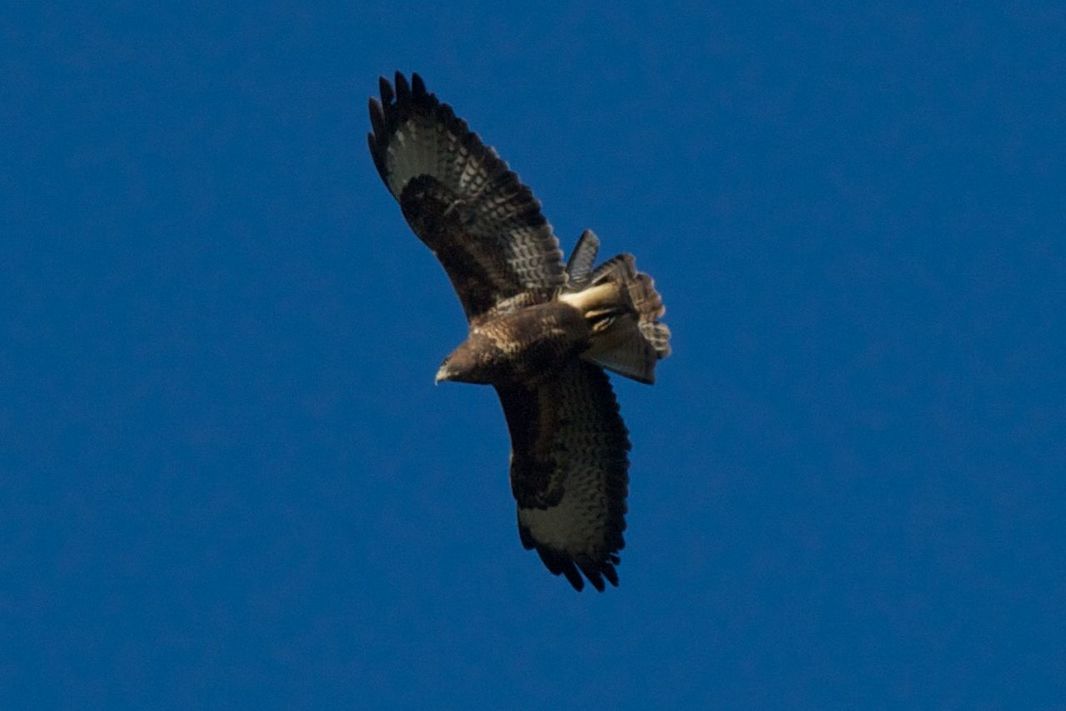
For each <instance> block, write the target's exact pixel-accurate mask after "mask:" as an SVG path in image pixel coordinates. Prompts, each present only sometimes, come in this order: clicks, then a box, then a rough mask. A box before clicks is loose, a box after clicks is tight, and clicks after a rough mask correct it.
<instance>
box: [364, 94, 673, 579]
mask: <svg viewBox="0 0 1066 711" xmlns="http://www.w3.org/2000/svg"><path fill="white" fill-rule="evenodd" d="M380 92H381V100H380V102H379V101H378V100H377V99H373V98H372V99H371V100H370V123H371V127H372V129H373V130H372V132H371V133H370V134H369V135H368V141H369V145H370V154H371V156H372V157H373V159H374V165H375V166H376V167H377V170H378V173H379V174H380V175H381V179H382V180H383V181H384V182H385V185H386V186H387V187H388V189H389V191H390V192H391V193H392V195H393V196H394V197H395V198H396V200H397V201H398V202H399V203H400V208H401V210H402V211H403V214H404V217H405V218H406V219H407V222H408V224H409V225H410V226H411V229H412V230H414V232H415V234H416V235H417V236H418V237H419V239H421V240H422V241H423V242H424V243H425V244H426V246H428V247H429V248H430V249H431V250H433V252H434V254H436V256H437V258H438V259H439V260H440V262H441V264H442V265H443V266H444V269H445V271H446V272H447V273H448V277H449V278H450V279H451V282H452V285H453V286H454V287H455V291H456V293H457V294H458V296H459V300H460V302H461V303H462V305H463V310H464V312H465V313H466V316H467V320H468V321H469V324H470V331H469V334H468V336H467V339H466V340H465V341H463V343H462V344H460V345H459V347H458V348H456V349H455V350H454V351H453V352H452V354H451V355H449V356H448V357H447V358H446V359H445V360H444V362H443V363H442V364H441V367H440V370H439V371H438V373H437V379H438V380H457V381H462V382H471V383H482V384H490V385H493V386H494V387H495V389H496V392H497V394H498V395H499V398H500V403H501V404H502V406H503V411H504V416H505V417H506V419H507V427H508V430H509V431H510V435H511V472H510V476H511V491H512V493H513V494H514V497H515V500H516V501H517V503H518V530H519V535H520V538H521V541H522V545H523V546H525V547H526V548H527V549H536V550H537V553H538V554H539V555H540V557H541V560H543V561H544V565H545V566H547V568H548V570H549V571H551V572H552V573H554V574H555V575H564V576H566V579H567V580H568V581H569V582H570V584H571V585H573V586H574V588H575V589H577V590H581V589H582V588H583V587H584V581H585V579H587V580H588V581H589V582H591V583H592V585H593V586H594V587H595V588H596V589H598V590H603V589H604V587H605V581H606V582H609V583H611V584H612V585H617V584H618V573H617V571H616V570H615V566H616V565H617V564H618V562H619V557H618V552H619V551H620V550H621V549H622V547H623V546H624V541H623V538H622V532H623V530H624V529H625V513H626V493H627V487H628V469H629V459H628V455H627V453H628V451H629V447H630V445H629V436H628V433H627V431H626V428H625V425H624V424H623V422H622V418H621V416H620V415H619V412H618V404H617V402H616V400H615V397H614V392H613V391H612V389H611V384H610V381H609V380H608V378H607V376H606V374H605V373H604V372H603V368H607V369H610V370H613V371H615V372H617V373H620V374H622V375H625V376H627V377H630V378H633V379H635V380H638V381H640V382H644V383H651V382H653V381H654V374H655V370H654V369H655V364H656V362H657V361H658V360H659V359H661V358H665V357H666V356H667V355H668V354H669V352H670V347H669V337H670V332H669V329H667V327H666V326H665V325H664V324H662V323H660V322H659V319H660V318H661V317H662V315H663V313H664V310H665V309H664V308H663V304H662V299H661V298H660V297H659V294H658V292H656V290H655V288H654V285H653V283H652V280H651V278H650V277H648V276H647V275H646V274H642V273H640V272H638V271H637V269H636V264H635V262H634V260H633V257H632V256H631V255H628V254H623V255H619V256H617V257H614V258H613V259H610V260H608V261H607V262H605V263H604V264H602V265H600V266H599V267H594V266H593V265H594V263H595V259H596V253H597V250H598V247H599V240H598V239H597V238H596V236H595V235H594V234H593V233H592V232H591V231H588V230H586V232H585V233H584V234H582V236H581V238H580V239H579V241H578V244H577V246H576V247H575V248H574V252H573V254H572V255H571V257H570V260H569V261H568V263H567V264H566V265H565V266H564V264H563V259H562V252H560V250H559V241H558V239H557V238H556V237H555V235H554V233H553V232H552V229H551V226H550V225H549V224H548V222H547V220H545V219H544V216H543V215H542V214H541V211H540V203H538V202H537V200H536V199H535V198H534V197H533V194H532V192H530V190H529V188H527V187H526V186H525V185H523V184H522V183H521V182H519V180H518V177H517V176H516V175H515V174H514V173H513V172H512V171H511V170H509V169H508V167H507V164H506V163H504V162H503V161H502V160H500V158H499V156H498V155H496V152H495V151H494V150H493V149H492V148H489V147H487V146H485V145H484V144H483V143H482V142H481V140H480V139H479V138H478V137H477V136H476V135H475V134H474V133H472V132H471V131H470V130H469V129H468V128H467V125H466V123H465V122H464V121H463V120H462V119H459V118H457V117H456V116H455V113H454V112H453V111H452V109H451V107H449V106H448V105H447V104H443V103H441V102H440V101H438V100H437V98H436V97H435V96H434V95H433V94H430V93H429V92H427V91H426V87H425V84H424V83H423V82H422V79H421V77H419V76H418V75H417V74H414V75H412V77H411V82H410V84H408V82H407V78H406V77H404V75H402V74H400V73H397V74H396V78H395V85H392V84H390V83H389V82H388V81H387V80H386V79H382V80H381V82H380ZM582 576H584V578H583V577H582Z"/></svg>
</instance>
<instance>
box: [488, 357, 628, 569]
mask: <svg viewBox="0 0 1066 711" xmlns="http://www.w3.org/2000/svg"><path fill="white" fill-rule="evenodd" d="M496 390H497V392H498V393H499V396H500V402H501V403H502V404H503V411H504V414H505V415H506V417H507V426H508V429H510V432H511V490H512V492H513V493H514V497H515V499H516V500H517V501H518V532H519V535H520V536H521V539H522V545H523V546H525V547H526V548H527V549H530V548H536V549H537V553H539V554H540V557H541V560H543V561H544V565H546V566H547V568H548V570H550V571H551V572H552V573H554V574H555V575H565V576H566V579H567V580H569V581H570V584H571V585H573V586H574V588H575V589H576V590H581V589H582V588H583V587H584V585H585V583H584V580H582V577H581V574H582V573H583V574H584V575H585V577H586V578H588V579H589V582H591V583H592V585H593V586H594V587H595V588H596V589H597V590H603V589H604V587H605V586H604V582H603V581H604V578H606V579H607V580H608V581H609V582H610V583H611V584H612V585H618V573H617V572H616V571H615V568H614V566H615V565H617V564H618V562H619V558H618V551H620V550H621V549H622V547H623V546H624V545H625V543H624V541H623V540H622V531H623V530H625V513H626V492H627V489H628V474H627V471H628V469H629V459H628V455H627V452H628V451H629V436H628V433H627V431H626V427H625V424H623V422H622V417H621V415H620V414H619V412H618V403H617V401H616V400H615V397H614V392H613V391H612V390H611V384H610V382H609V381H608V379H607V375H606V374H605V373H604V372H603V370H602V369H600V368H599V367H597V366H594V365H591V364H589V363H585V362H584V361H578V360H575V361H573V362H572V363H571V364H570V365H568V366H566V367H565V368H564V369H563V370H562V371H560V372H559V373H558V374H557V375H556V376H553V377H552V378H549V379H548V380H546V381H545V382H542V383H541V384H539V385H537V386H535V387H531V388H526V387H523V386H514V387H506V388H505V387H500V386H497V388H496ZM578 571H580V572H578Z"/></svg>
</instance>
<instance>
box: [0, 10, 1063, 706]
mask: <svg viewBox="0 0 1066 711" xmlns="http://www.w3.org/2000/svg"><path fill="white" fill-rule="evenodd" d="M150 5H152V4H145V3H133V2H126V3H86V4H80V3H79V4H77V5H76V6H75V7H70V8H65V9H57V8H52V9H46V8H45V7H44V5H43V4H41V5H37V4H30V3H25V4H22V5H20V6H19V7H18V8H9V9H7V10H5V12H4V16H3V18H2V19H0V55H2V56H0V60H2V61H0V82H2V84H3V91H2V97H3V98H2V100H0V126H2V128H0V142H2V146H3V149H2V155H0V230H2V233H3V234H2V235H0V707H3V708H11V709H14V708H30V707H34V706H40V707H55V706H58V707H68V708H75V707H76V708H91V707H110V708H118V707H123V706H133V705H135V706H139V707H142V708H167V707H169V708H211V707H215V708H217V707H229V708H234V707H256V708H270V707H278V708H301V707H312V708H329V707H347V708H351V707H359V706H363V707H380V708H387V707H407V708H418V707H425V706H427V705H430V706H432V705H438V704H439V705H450V706H453V707H474V708H477V707H483V708H489V707H494V708H495V707H501V706H502V707H506V708H552V707H554V708H566V707H575V708H585V709H589V708H649V707H655V706H661V707H667V706H670V707H681V708H697V707H717V708H752V707H779V708H780V707H785V708H833V707H836V708H839V707H853V708H871V707H872V708H878V707H885V708H923V707H924V708H975V707H987V708H996V707H1001V708H1007V707H1015V708H1023V707H1027V708H1039V707H1043V708H1048V707H1051V706H1058V707H1061V706H1062V705H1063V704H1066V681H1064V680H1066V643H1064V639H1066V625H1064V621H1063V620H1064V613H1063V609H1064V607H1066V572H1064V570H1066V526H1064V524H1063V522H1062V516H1063V513H1064V511H1066V484H1064V475H1066V426H1064V423H1066V381H1064V377H1063V363H1064V361H1066V348H1064V345H1063V342H1064V337H1063V334H1064V319H1063V312H1064V309H1066V289H1064V282H1066V243H1064V239H1066V229H1064V226H1066V209H1064V194H1066V192H1064V185H1066V168H1064V166H1066V145H1064V130H1063V117H1064V116H1066V91H1064V89H1063V86H1064V84H1063V81H1064V80H1063V77H1064V76H1066V61H1064V56H1066V54H1064V52H1063V45H1062V42H1063V37H1066V11H1064V10H1063V5H1062V4H1061V3H1046V4H1044V7H1043V8H1041V7H1039V6H1038V5H1037V4H1027V3H1020V4H1014V3H1009V5H1010V6H1011V7H1012V8H1014V9H1002V8H996V7H993V5H1000V3H995V4H992V3H989V4H984V5H982V4H980V3H975V4H972V6H969V7H967V9H953V10H950V11H949V10H941V9H936V8H931V7H929V6H928V4H926V3H921V4H917V5H916V6H915V7H909V8H903V7H902V6H900V5H899V4H898V3H884V4H880V5H864V6H863V7H852V8H851V9H839V8H838V9H835V10H820V9H816V8H812V7H811V6H810V5H809V4H808V3H794V4H773V5H759V6H756V5H751V4H744V3H741V4H739V5H738V6H737V7H733V8H725V7H723V8H720V9H707V7H706V5H707V4H706V3H691V4H688V5H686V4H678V3H666V4H663V3H652V4H648V5H646V6H643V7H638V6H629V7H626V6H625V5H616V4H614V3H602V4H601V3H589V2H576V3H569V4H562V5H558V6H557V7H556V9H554V10H551V11H543V10H541V9H537V7H536V6H537V5H538V4H537V3H534V4H533V5H529V6H527V5H523V4H520V3H501V2H479V3H444V2H442V3H437V4H436V6H434V7H429V8H417V7H415V6H413V5H408V4H399V5H397V4H395V3H384V2H369V3H327V2H319V3H311V4H304V3H291V4H284V3H269V2H267V3H254V4H244V5H242V4H239V3H230V4H222V5H220V4H217V3H207V4H199V3H186V4H182V5H181V6H180V8H179V7H177V6H175V7H171V8H170V9H167V10H162V9H159V8H155V7H150ZM355 5H358V6H359V7H358V9H355V8H354V7H353V6H355ZM951 5H952V6H953V7H954V4H951ZM90 6H91V7H90ZM505 6H506V7H505ZM396 69H402V70H404V71H418V72H420V73H422V75H423V76H424V77H425V79H426V81H427V83H428V85H429V88H430V89H431V90H432V91H435V92H436V93H437V94H438V95H439V96H441V97H442V98H443V99H444V100H446V101H448V102H450V103H452V104H453V105H454V106H455V107H456V109H457V111H458V112H459V114H460V115H461V116H463V117H465V118H466V119H467V120H468V121H469V122H470V123H471V125H472V127H473V128H474V129H475V130H477V131H478V132H479V133H480V134H481V135H482V136H483V137H484V138H485V140H486V141H487V142H489V143H490V144H492V145H494V146H496V147H497V148H498V149H499V151H500V153H501V154H502V155H503V156H504V158H505V159H507V160H508V161H509V162H510V164H511V166H512V167H513V168H514V169H515V170H516V171H518V173H519V174H520V175H521V176H522V178H523V179H524V181H525V182H527V183H528V184H529V185H530V186H532V188H533V190H534V192H535V193H536V194H537V196H538V197H539V198H540V199H541V200H542V202H543V204H544V211H545V214H546V215H547V217H548V219H549V220H550V221H551V222H552V224H553V225H554V226H555V228H556V231H557V233H558V234H559V236H560V238H561V239H562V241H563V245H564V248H566V249H569V248H570V247H571V246H572V245H573V242H574V240H575V238H576V237H577V235H578V234H579V233H580V231H581V230H582V229H584V228H586V227H591V228H593V229H595V230H596V231H597V232H598V234H599V235H600V237H601V239H602V240H603V242H604V256H609V255H610V254H613V253H616V252H619V251H623V250H624V251H632V252H634V253H635V254H636V255H637V257H638V263H639V264H640V265H641V267H642V268H644V269H646V270H647V271H649V272H651V273H652V274H653V275H654V276H655V278H656V280H657V284H658V285H659V287H660V288H661V290H662V292H663V294H664V297H665V299H666V302H667V305H668V315H667V320H668V322H669V324H670V326H671V327H672V328H673V332H674V341H673V343H674V351H675V352H674V355H673V356H672V357H671V358H670V360H668V361H665V362H664V363H662V364H661V365H660V368H659V383H658V384H657V385H656V386H654V387H652V388H648V387H644V386H640V385H637V384H633V383H629V382H619V381H618V380H617V379H616V380H615V386H616V389H617V391H618V394H619V398H620V400H621V403H622V410H623V414H624V416H625V418H626V421H627V423H628V424H629V427H630V429H631V431H632V440H633V445H634V449H633V454H632V468H631V481H632V485H631V495H630V499H629V504H630V511H631V513H630V516H629V529H628V531H627V542H628V545H627V547H626V549H625V550H624V551H623V558H622V565H621V566H620V568H619V573H620V575H621V578H622V583H621V587H620V588H618V589H617V590H609V591H608V592H607V593H605V594H602V595H600V594H596V593H595V592H592V591H586V592H584V593H582V594H576V593H575V592H574V591H573V590H571V589H570V587H569V586H568V585H567V584H566V583H565V581H563V580H561V579H557V578H553V577H552V576H550V575H549V574H548V573H547V572H546V571H545V570H544V569H543V567H542V566H541V564H540V562H539V561H538V560H537V558H536V556H535V555H534V554H532V553H529V552H526V551H523V550H522V549H521V546H520V544H519V541H518V534H517V531H516V526H515V514H514V508H513V506H514V505H513V502H512V500H511V496H510V491H509V489H508V484H507V474H506V465H507V450H508V439H507V433H506V428H505V425H504V421H503V418H502V416H501V414H500V412H499V404H498V402H497V401H496V398H495V396H494V395H493V393H492V392H491V390H488V389H483V388H477V387H473V386H462V385H452V384H447V385H442V386H440V387H436V388H435V387H433V376H434V373H435V372H436V368H437V365H438V364H439V362H440V360H441V358H442V357H443V356H444V355H445V354H446V353H448V352H449V351H450V350H451V349H452V348H453V347H454V346H455V345H456V344H457V343H458V342H459V341H460V340H461V339H462V338H463V335H464V327H465V324H464V321H463V318H462V313H461V311H460V308H459V305H458V302H457V301H456V300H455V298H454V295H453V293H452V291H451V288H450V286H449V284H448V282H447V280H446V278H445V276H444V274H443V272H442V271H441V269H440V267H439V265H438V264H437V263H436V261H435V260H434V259H433V258H432V256H431V255H430V254H429V252H428V251H427V250H426V249H425V248H424V247H423V246H422V245H421V244H420V243H419V242H418V241H417V239H416V238H415V237H414V236H413V235H412V234H411V233H410V232H409V230H408V229H407V227H406V225H405V224H404V222H403V219H402V217H401V215H400V212H399V210H398V208H397V206H396V205H395V203H394V202H393V201H392V199H391V198H390V197H389V195H388V193H387V192H386V190H385V189H384V187H383V186H382V185H381V184H380V182H379V180H378V177H377V175H376V174H375V172H374V169H373V166H372V164H371V161H370V158H369V156H368V154H367V150H366V145H365V133H366V131H367V129H368V121H367V117H366V99H367V97H368V96H369V95H370V94H371V93H373V92H374V91H375V88H376V83H377V77H378V75H379V74H382V73H391V72H392V71H394V70H396Z"/></svg>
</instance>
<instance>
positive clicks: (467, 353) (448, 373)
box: [434, 336, 492, 383]
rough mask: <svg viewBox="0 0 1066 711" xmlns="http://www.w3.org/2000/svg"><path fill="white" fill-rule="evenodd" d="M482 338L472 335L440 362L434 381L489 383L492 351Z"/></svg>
mask: <svg viewBox="0 0 1066 711" xmlns="http://www.w3.org/2000/svg"><path fill="white" fill-rule="evenodd" d="M481 341H482V339H481V338H478V337H476V336H471V337H470V338H468V339H466V340H465V341H463V342H462V343H460V344H459V347H458V348H456V349H455V350H454V351H452V352H451V353H450V354H449V355H448V357H447V358H445V359H444V361H443V362H442V363H441V364H440V369H439V370H438V371H437V377H436V378H435V379H434V383H439V382H440V381H442V380H454V381H456V382H460V383H489V382H492V381H491V378H490V372H489V371H490V370H491V363H490V362H489V361H490V357H489V356H490V355H491V354H490V353H489V352H487V351H486V349H485V348H484V344H483V343H482V342H481Z"/></svg>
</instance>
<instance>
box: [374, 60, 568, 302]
mask: <svg viewBox="0 0 1066 711" xmlns="http://www.w3.org/2000/svg"><path fill="white" fill-rule="evenodd" d="M370 123H371V126H372V128H373V131H372V132H371V133H370V134H368V140H369V143H370V154H371V155H372V156H373V158H374V165H375V166H377V169H378V173H380V174H381V179H382V180H384V181H385V185H386V186H388V188H389V191H390V192H391V193H392V194H393V196H395V198H396V199H397V200H398V201H399V202H400V207H401V209H402V210H403V213H404V216H405V217H406V218H407V221H408V223H409V224H410V225H411V228H412V229H413V230H414V231H415V234H417V235H418V237H419V238H420V239H421V240H422V241H423V242H425V243H426V245H427V246H428V247H429V248H430V249H431V250H433V252H434V253H435V254H436V255H437V258H438V259H439V260H440V261H441V263H442V264H443V265H444V269H445V270H446V271H447V272H448V276H449V277H450V278H451V281H452V284H453V286H454V287H455V290H456V292H457V293H458V294H459V299H460V301H462V304H463V309H464V311H465V312H466V315H467V318H468V319H471V320H473V319H475V318H476V317H477V316H479V315H481V314H484V313H485V312H486V311H488V310H489V309H491V308H492V307H494V306H496V305H497V304H498V303H499V302H501V301H504V300H505V299H508V298H511V297H514V296H517V295H519V294H525V293H528V292H543V293H545V294H549V293H551V291H552V290H554V289H557V288H558V287H560V286H562V285H563V284H564V283H565V282H566V274H565V271H564V268H563V257H562V253H561V252H560V251H559V240H558V239H556V237H555V235H554V234H553V233H552V229H551V225H549V224H548V222H547V220H545V219H544V216H543V215H542V214H541V212H540V203H539V202H537V200H536V198H534V197H533V193H532V192H530V190H529V188H527V187H526V186H525V185H523V184H522V183H520V182H519V180H518V176H516V175H515V174H514V172H513V171H511V170H509V169H508V167H507V164H506V163H504V162H503V161H502V160H501V159H500V157H499V156H498V155H497V154H496V152H495V151H494V150H493V149H492V148H490V147H488V146H486V145H484V144H483V143H482V142H481V140H480V139H479V138H478V137H477V135H476V134H474V133H472V132H471V131H470V129H469V128H467V125H466V122H465V121H463V120H462V119H460V118H457V117H456V116H455V113H454V112H453V111H452V108H451V107H450V106H448V105H447V104H443V103H441V102H440V101H438V100H437V97H436V96H434V95H433V94H430V93H428V92H427V91H426V87H425V84H424V83H423V82H422V78H421V77H419V76H418V75H417V74H413V75H412V76H411V83H410V85H409V84H408V83H407V79H406V78H405V77H404V75H403V74H400V73H399V72H397V73H396V87H395V91H394V90H393V87H392V85H390V84H389V82H388V80H386V79H384V78H382V79H381V101H380V102H379V101H378V100H377V99H374V98H372V99H370Z"/></svg>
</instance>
